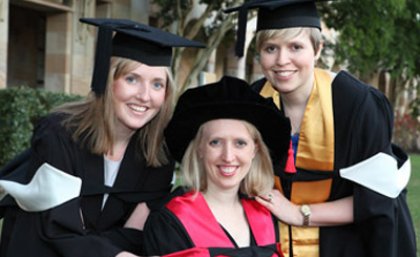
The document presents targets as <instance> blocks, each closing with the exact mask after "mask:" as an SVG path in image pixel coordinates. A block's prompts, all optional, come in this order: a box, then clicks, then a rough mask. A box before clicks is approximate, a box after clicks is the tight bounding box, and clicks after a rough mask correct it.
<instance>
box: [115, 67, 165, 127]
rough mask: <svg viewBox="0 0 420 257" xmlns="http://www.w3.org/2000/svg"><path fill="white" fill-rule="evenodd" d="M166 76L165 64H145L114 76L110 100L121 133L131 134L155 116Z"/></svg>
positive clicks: (160, 101)
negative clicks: (162, 65) (157, 65)
mask: <svg viewBox="0 0 420 257" xmlns="http://www.w3.org/2000/svg"><path fill="white" fill-rule="evenodd" d="M167 80H168V78H167V74H166V68H165V67H153V66H147V65H145V64H140V65H138V66H136V67H135V68H134V69H133V70H132V71H131V72H129V73H127V74H124V75H122V76H120V77H119V78H117V79H116V80H114V83H113V104H114V109H115V114H116V117H117V124H116V126H117V130H118V131H119V132H120V133H127V134H131V133H133V132H134V131H135V130H137V129H139V128H142V127H143V126H144V125H146V124H147V123H148V122H149V121H150V120H152V119H153V118H154V117H155V116H156V114H157V113H158V112H159V111H160V108H161V107H162V105H163V103H164V101H165V94H166V87H167V83H168V82H167Z"/></svg>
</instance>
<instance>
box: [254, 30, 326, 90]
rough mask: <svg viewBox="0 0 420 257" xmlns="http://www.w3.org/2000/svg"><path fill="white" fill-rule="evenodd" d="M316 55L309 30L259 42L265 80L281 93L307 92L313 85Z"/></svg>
mask: <svg viewBox="0 0 420 257" xmlns="http://www.w3.org/2000/svg"><path fill="white" fill-rule="evenodd" d="M318 55H319V53H315V51H314V47H313V46H312V43H311V40H310V37H309V33H308V32H307V31H302V32H301V33H299V34H298V35H297V36H295V37H293V38H291V39H289V40H284V39H283V38H282V37H279V36H277V37H272V38H269V39H268V40H266V41H265V42H262V44H261V49H260V64H261V67H262V71H263V73H264V75H265V77H266V78H267V80H268V81H269V82H270V83H271V84H272V85H273V87H274V88H275V89H276V90H277V91H279V92H280V93H283V94H287V93H291V92H299V91H302V92H307V89H308V88H312V85H313V76H314V75H313V74H314V68H315V62H316V59H317V58H318Z"/></svg>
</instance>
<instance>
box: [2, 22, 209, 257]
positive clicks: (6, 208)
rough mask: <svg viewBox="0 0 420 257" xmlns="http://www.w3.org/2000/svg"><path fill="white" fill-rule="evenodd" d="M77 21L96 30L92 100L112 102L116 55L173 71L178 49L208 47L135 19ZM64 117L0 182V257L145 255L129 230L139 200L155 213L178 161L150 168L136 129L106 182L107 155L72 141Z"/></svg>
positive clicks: (40, 129)
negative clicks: (0, 226)
mask: <svg viewBox="0 0 420 257" xmlns="http://www.w3.org/2000/svg"><path fill="white" fill-rule="evenodd" d="M80 21H81V22H83V23H87V24H90V25H93V26H97V27H98V39H97V44H96V54H95V65H94V71H93V78H92V83H91V89H92V92H93V93H94V94H95V97H96V98H95V99H94V100H93V101H97V102H100V101H103V99H105V101H107V98H106V97H104V94H105V92H106V89H107V85H108V84H111V83H110V82H109V81H108V77H111V76H109V74H110V67H111V57H113V56H114V57H119V58H127V59H130V60H132V61H133V62H134V61H137V62H139V63H142V64H146V65H149V66H166V67H169V66H170V64H171V61H172V52H173V51H172V48H173V47H204V45H203V44H201V43H199V42H195V41H191V40H188V39H186V38H182V37H178V36H177V35H174V34H171V33H168V32H164V31H161V30H159V29H157V28H154V27H150V26H147V25H144V24H141V23H138V22H134V21H131V20H126V19H106V18H104V19H94V18H82V19H80ZM114 76H115V74H112V77H114ZM108 82H109V83H108ZM109 90H110V89H109ZM101 97H102V98H101ZM168 99H169V98H168ZM88 101H90V100H88ZM95 104H96V103H95ZM110 104H112V103H110ZM169 104H171V103H169ZM105 105H106V104H105ZM89 108H90V107H89ZM94 111H95V113H96V112H99V111H101V110H99V109H95V110H94ZM63 115H65V114H58V113H54V114H50V115H49V116H47V117H46V118H44V119H43V120H42V121H41V122H40V123H39V124H38V126H37V127H36V128H35V131H34V134H33V137H32V145H31V149H29V150H28V151H26V152H25V153H23V154H22V155H21V156H19V157H17V159H16V160H15V161H12V162H11V163H10V164H9V165H7V166H6V167H5V168H4V170H3V171H2V172H1V173H2V174H3V175H4V177H2V179H3V181H0V199H3V200H2V202H1V204H2V206H3V207H2V208H1V209H0V211H1V214H2V215H4V222H3V231H2V238H1V245H0V255H1V256H2V257H6V256H7V257H9V256H10V257H20V256H22V257H23V256H25V257H27V256H33V255H34V254H36V255H37V256H42V257H53V256H68V257H81V256H97V257H100V256H104V257H105V256H107V257H113V256H115V255H116V254H118V253H120V252H122V251H128V252H133V253H135V254H141V250H142V245H141V243H142V241H143V240H142V232H141V231H139V230H135V229H128V228H124V225H125V223H126V221H127V219H128V218H129V217H130V215H131V214H132V212H133V210H134V209H135V207H136V206H137V204H138V203H142V202H146V203H147V205H148V207H149V208H150V209H153V208H154V207H155V205H159V201H160V199H162V198H164V197H165V196H166V195H167V194H168V193H169V192H170V189H171V182H172V176H173V169H174V161H169V163H168V164H166V165H163V166H160V167H151V166H148V165H147V164H146V160H145V157H144V154H143V153H142V152H141V149H142V147H141V146H140V145H137V144H138V143H136V142H138V141H139V138H138V137H139V136H140V135H139V134H140V132H139V130H140V129H142V128H139V130H137V131H133V132H134V135H132V136H131V138H130V142H129V143H128V146H127V148H126V149H125V153H124V156H123V159H122V160H121V162H114V163H112V164H110V165H108V164H109V163H111V161H109V160H107V161H106V162H107V165H106V167H108V166H113V168H115V171H118V173H117V174H116V177H115V182H114V181H113V180H112V176H110V177H111V179H108V178H104V176H107V175H108V172H107V170H106V169H105V164H104V162H105V159H104V156H102V155H96V154H92V153H91V152H90V151H89V150H88V149H87V148H86V147H85V146H84V145H82V143H81V142H77V140H74V137H73V135H74V133H73V132H74V131H71V130H73V129H68V128H67V126H63V125H62V121H63V119H65V117H64V116H63ZM105 116H106V115H105ZM107 118H109V119H116V118H118V117H107ZM158 118H159V117H158ZM104 123H105V121H104ZM96 124H100V123H99V122H97V123H96ZM163 125H164V124H163V123H162V126H163ZM75 127H77V126H75ZM74 129H76V128H74ZM78 129H82V130H83V128H78ZM155 129H159V128H155ZM160 129H162V130H163V129H164V128H163V127H162V128H160ZM83 131H84V133H90V132H91V131H87V132H86V130H83ZM106 132H107V133H114V131H106ZM86 136H87V137H89V136H90V135H89V134H88V135H86ZM127 136H128V135H127ZM81 138H83V136H82V137H81ZM81 141H83V140H81ZM142 143H144V142H142ZM146 143H147V142H146ZM115 171H112V173H113V174H112V175H115ZM109 173H111V172H109ZM7 180H9V181H7ZM12 180H13V181H15V182H20V183H21V184H19V183H15V182H11V181H12ZM69 182H70V183H71V184H69ZM22 183H23V184H25V183H28V185H22ZM105 184H107V185H112V186H105ZM48 190H51V191H50V192H48ZM5 194H9V195H8V196H6V197H5ZM12 197H13V199H12ZM28 199H29V200H28ZM32 201H33V202H32ZM15 203H16V204H15ZM23 210H25V211H23ZM23 243H24V244H25V246H24V247H22V244H23Z"/></svg>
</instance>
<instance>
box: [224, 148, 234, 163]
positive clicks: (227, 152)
mask: <svg viewBox="0 0 420 257" xmlns="http://www.w3.org/2000/svg"><path fill="white" fill-rule="evenodd" d="M234 156H235V154H234V149H233V146H232V145H230V144H226V145H224V146H223V152H222V158H223V160H224V161H226V162H230V161H232V160H233V159H234Z"/></svg>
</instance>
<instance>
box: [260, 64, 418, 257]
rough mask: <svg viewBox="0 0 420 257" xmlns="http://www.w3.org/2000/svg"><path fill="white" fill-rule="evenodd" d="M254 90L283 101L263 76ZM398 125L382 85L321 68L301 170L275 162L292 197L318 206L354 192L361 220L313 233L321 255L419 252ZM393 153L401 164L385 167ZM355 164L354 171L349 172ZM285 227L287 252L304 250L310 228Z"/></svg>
mask: <svg viewBox="0 0 420 257" xmlns="http://www.w3.org/2000/svg"><path fill="white" fill-rule="evenodd" d="M326 81H327V82H326ZM253 88H254V89H255V90H257V91H258V92H260V94H262V95H265V96H266V97H273V98H274V100H275V101H277V104H278V106H281V103H280V102H279V101H280V97H279V95H278V93H277V92H275V91H274V90H273V89H272V88H271V85H270V84H269V83H268V82H267V81H266V80H265V79H262V80H259V81H257V82H255V83H254V84H253ZM313 111H315V112H318V114H316V113H314V112H313ZM392 127H393V112H392V108H391V106H390V104H389V102H388V101H387V99H386V97H385V96H384V95H383V94H382V93H380V92H379V91H378V90H377V89H375V88H373V87H371V86H369V85H365V84H363V83H362V82H360V81H359V80H357V79H356V78H354V77H353V76H351V75H350V74H349V73H347V72H345V71H341V72H339V73H338V74H337V75H336V76H335V77H334V76H333V74H331V73H329V72H326V71H323V70H318V69H316V70H315V85H314V89H313V92H312V93H311V97H310V100H309V102H308V106H307V108H306V110H305V114H304V118H303V121H302V125H301V131H300V133H299V142H298V144H297V152H296V163H295V164H296V170H297V172H296V173H288V172H285V169H284V167H285V164H286V160H283V162H280V163H275V164H274V165H275V166H276V167H275V172H276V175H277V179H278V180H277V182H278V183H277V187H278V188H279V189H280V190H281V191H282V192H283V193H284V194H285V195H286V197H288V198H289V199H291V200H292V202H295V203H297V204H305V203H306V204H310V203H318V202H325V201H333V200H336V199H340V198H343V197H346V196H353V197H354V223H353V224H350V225H344V226H334V227H321V228H319V230H318V228H315V230H312V232H311V231H309V232H308V234H311V233H315V238H313V239H314V240H315V241H314V243H313V244H314V246H315V247H318V246H319V255H318V256H320V257H333V256H343V257H345V256H360V257H375V256H378V257H379V256H392V257H397V256H411V257H414V256H416V242H415V234H414V229H413V224H412V220H411V217H410V213H409V209H408V207H407V203H406V199H405V197H406V190H405V186H406V184H407V182H408V178H409V168H408V171H407V166H408V167H409V161H407V155H406V154H405V153H404V152H403V151H402V150H401V149H399V148H398V147H396V146H394V145H392V144H391V136H392ZM326 131H327V132H326ZM384 156H385V157H384ZM375 159H377V160H376V161H375ZM390 159H391V163H395V167H392V168H391V167H387V166H389V165H385V166H384V165H380V164H381V163H384V160H387V161H389V160H390ZM364 162H367V163H369V165H365V164H364ZM391 166H392V165H391ZM347 167H351V168H349V169H351V170H352V174H353V176H348V174H347ZM378 181H379V183H376V182H378ZM280 227H282V229H281V232H280V233H281V234H282V233H283V235H282V236H284V237H286V239H285V240H286V241H282V242H283V243H286V245H287V246H288V247H286V246H285V245H283V246H284V247H286V248H284V249H283V250H284V252H285V255H288V254H290V256H291V255H292V252H293V254H295V255H294V256H301V255H299V254H298V255H296V252H299V251H300V250H299V249H298V248H299V247H298V246H297V245H295V244H294V243H293V241H295V242H296V240H295V238H296V237H297V236H300V235H301V234H299V233H301V232H302V233H303V234H305V233H306V232H305V229H303V230H300V229H299V228H295V227H292V226H286V225H284V224H283V225H281V226H280ZM311 229H312V228H309V230H311ZM314 231H315V232H314ZM285 234H286V235H285ZM287 248H288V249H287ZM289 251H290V252H289ZM317 251H318V250H317ZM302 256H305V255H302ZM311 256H312V255H311Z"/></svg>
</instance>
